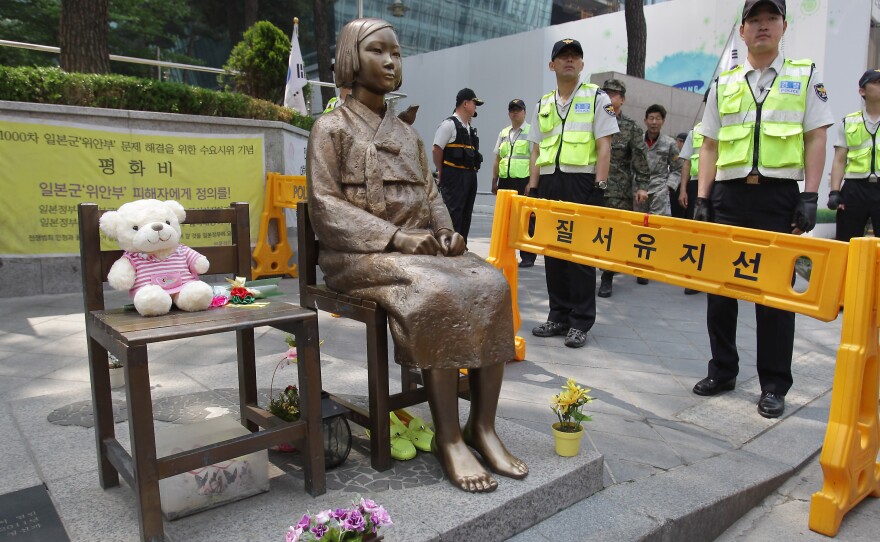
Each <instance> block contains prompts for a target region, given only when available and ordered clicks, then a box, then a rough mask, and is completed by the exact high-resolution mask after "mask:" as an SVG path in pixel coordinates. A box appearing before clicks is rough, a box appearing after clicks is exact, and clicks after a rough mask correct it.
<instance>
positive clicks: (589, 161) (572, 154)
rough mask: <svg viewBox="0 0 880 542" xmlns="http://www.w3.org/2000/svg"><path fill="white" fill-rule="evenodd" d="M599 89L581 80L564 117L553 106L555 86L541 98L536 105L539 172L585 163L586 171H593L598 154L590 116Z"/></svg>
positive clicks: (592, 115) (544, 173) (554, 102)
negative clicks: (539, 136) (561, 165)
mask: <svg viewBox="0 0 880 542" xmlns="http://www.w3.org/2000/svg"><path fill="white" fill-rule="evenodd" d="M598 90H599V87H598V86H596V85H593V84H590V83H582V84H581V86H579V87H578V88H577V90H576V91H575V93H574V96H573V97H572V99H571V105H570V106H569V109H568V115H566V117H565V120H563V119H562V118H561V117H560V116H559V112H558V111H557V109H556V91H555V90H554V91H553V92H551V93H549V94H545V95H544V96H543V97H542V98H541V103H540V105H539V106H538V129H539V130H540V131H541V143H540V154H539V155H538V160H537V162H536V164H537V165H538V166H539V167H540V168H541V175H549V174H552V173H553V172H555V171H556V167H557V166H558V165H560V164H564V165H570V166H588V167H587V168H586V169H585V171H586V172H588V173H595V171H596V160H597V158H598V156H597V154H596V138H595V137H594V136H593V118H594V116H595V113H596V92H597V91H598Z"/></svg>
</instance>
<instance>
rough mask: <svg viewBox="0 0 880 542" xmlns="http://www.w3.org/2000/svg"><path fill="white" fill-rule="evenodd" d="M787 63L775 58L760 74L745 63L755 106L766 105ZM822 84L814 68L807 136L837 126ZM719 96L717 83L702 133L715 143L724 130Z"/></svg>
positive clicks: (713, 89) (805, 116) (811, 77)
mask: <svg viewBox="0 0 880 542" xmlns="http://www.w3.org/2000/svg"><path fill="white" fill-rule="evenodd" d="M784 61H785V59H784V58H783V56H782V55H781V54H780V55H776V58H775V59H774V60H773V63H772V64H770V66H769V67H768V68H766V69H764V70H757V69H755V68H753V67H752V65H751V64H750V63H749V61H748V60H746V61H745V63H744V64H743V69H744V70H745V73H746V81H747V82H748V84H749V87H751V89H752V94H753V95H754V97H755V102H757V103H763V102H764V98H766V97H767V95H768V94H769V93H770V87H771V86H772V85H773V81H774V80H775V79H776V74H777V73H779V72H780V70H782V64H783V62H784ZM821 81H822V77H821V74H820V73H819V70H818V68H815V67H814V68H813V73H812V74H811V75H810V80H809V82H808V84H807V88H806V93H807V103H806V111H805V112H804V122H803V127H804V133H806V132H809V131H810V130H815V129H816V128H821V127H823V126H830V125H832V124H834V116H833V115H832V113H831V106H830V105H829V104H828V96H827V94H826V92H825V85H823V84H822V82H821ZM717 93H718V83H717V82H715V83H714V84H713V85H712V87H711V88H710V89H709V96H708V97H707V99H706V110H705V111H704V112H703V124H702V126H700V130H699V132H700V133H701V134H703V135H704V136H706V137H709V138H712V139H714V140H716V141H717V140H718V131H719V130H720V129H721V115H720V114H719V113H718V94H717Z"/></svg>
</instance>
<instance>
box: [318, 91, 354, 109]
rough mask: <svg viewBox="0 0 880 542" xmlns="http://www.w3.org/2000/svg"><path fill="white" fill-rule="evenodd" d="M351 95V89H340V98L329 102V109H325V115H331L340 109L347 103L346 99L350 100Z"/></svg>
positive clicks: (331, 99)
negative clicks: (330, 113)
mask: <svg viewBox="0 0 880 542" xmlns="http://www.w3.org/2000/svg"><path fill="white" fill-rule="evenodd" d="M349 94H351V88H350V87H339V97H338V98H337V97H336V96H334V97H332V98H330V100H329V101H328V102H327V107H325V108H324V113H329V112H331V111H333V110H334V109H336V108H337V107H339V106H340V105H342V104H344V103H345V99H346V98H348V95H349Z"/></svg>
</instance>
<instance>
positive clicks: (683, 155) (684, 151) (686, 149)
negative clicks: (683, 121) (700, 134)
mask: <svg viewBox="0 0 880 542" xmlns="http://www.w3.org/2000/svg"><path fill="white" fill-rule="evenodd" d="M692 154H694V130H693V129H690V130H688V136H687V139H685V140H684V145H682V146H681V151H680V152H679V153H678V157H679V158H680V159H682V160H685V161H686V162H687V163H688V164H689V165H690V163H691V155H692ZM696 178H697V177H696V176H692V177H691V180H692V181H693V180H696Z"/></svg>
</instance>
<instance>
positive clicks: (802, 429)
mask: <svg viewBox="0 0 880 542" xmlns="http://www.w3.org/2000/svg"><path fill="white" fill-rule="evenodd" d="M472 228H473V230H472V232H471V236H470V237H471V250H473V251H474V252H475V253H477V254H480V255H486V254H487V252H488V235H489V232H490V230H491V217H490V216H488V215H476V216H475V217H474V224H473V226H472ZM282 290H283V291H284V292H286V293H287V296H288V298H289V299H290V300H291V301H295V300H296V295H297V293H296V282H295V281H293V280H284V281H283V282H282ZM519 295H520V310H521V315H522V319H523V323H522V328H521V329H520V335H522V336H524V337H525V338H526V340H527V355H526V360H525V361H524V362H519V363H511V364H508V366H507V370H506V373H505V382H504V387H503V389H502V397H501V401H500V405H499V416H500V417H501V418H503V420H504V421H503V422H499V423H500V426H503V427H504V428H505V431H509V434H511V435H514V434H517V435H518V434H522V435H526V433H528V435H534V434H544V435H547V437H546V443H549V442H550V439H551V437H550V436H549V435H550V433H551V431H550V424H551V423H552V422H553V421H554V415H553V414H552V413H551V411H550V409H549V403H548V399H549V397H550V395H552V394H554V393H555V392H556V391H557V390H558V389H559V386H561V385H562V384H563V383H564V382H565V379H566V378H567V377H572V378H574V379H576V380H577V381H578V382H579V383H580V384H582V385H584V386H587V387H589V388H592V393H591V395H593V396H594V397H596V401H595V402H593V403H592V404H591V405H589V406H590V413H591V414H593V418H594V420H593V422H590V423H589V424H588V426H587V439H586V440H585V441H584V446H583V449H582V452H581V455H580V456H579V457H578V458H575V459H571V460H561V459H559V458H555V457H553V456H552V452H550V453H547V450H549V448H548V449H547V450H545V449H543V448H541V446H542V445H544V446H549V444H544V443H542V444H539V445H533V444H529V445H528V446H529V450H528V452H527V455H528V456H529V459H530V461H531V462H532V467H533V469H534V470H533V472H535V478H538V477H539V476H542V474H539V472H542V471H543V470H545V469H542V468H541V467H549V466H551V465H557V463H556V462H558V461H569V463H568V464H569V465H578V464H580V463H585V462H587V461H588V460H589V461H592V460H593V459H595V458H597V457H598V454H602V456H604V467H603V469H604V470H603V473H604V482H603V485H604V489H603V490H602V491H599V492H598V493H595V494H593V495H592V496H591V497H589V498H586V499H583V500H581V501H580V502H577V503H575V504H573V505H572V506H570V507H568V508H566V509H564V510H562V511H560V512H559V513H557V514H556V515H554V516H552V517H550V518H549V519H547V520H544V521H542V522H540V523H538V524H537V525H534V526H533V527H531V528H529V529H527V530H525V531H523V532H520V533H519V534H518V535H516V536H514V537H513V538H512V539H513V540H516V541H534V540H538V541H541V540H552V541H568V540H572V541H574V540H586V539H590V540H639V539H643V538H644V539H656V540H661V539H662V540H712V539H714V538H716V537H719V536H720V537H721V538H720V539H721V540H725V541H733V540H758V539H770V538H771V537H772V538H773V539H777V540H819V539H822V538H824V537H822V536H821V535H818V534H816V533H813V532H811V531H809V530H808V528H807V517H808V512H809V495H810V494H811V493H812V492H814V491H818V490H819V489H821V471H820V469H819V467H818V455H817V453H818V450H819V449H820V447H821V444H822V440H823V438H824V433H825V423H826V421H827V416H828V405H829V403H830V387H831V380H832V376H833V367H834V356H835V350H836V348H837V345H838V342H839V338H840V325H841V323H840V319H838V320H836V321H834V322H830V323H824V322H819V321H816V320H813V319H810V318H806V317H801V316H798V319H797V332H796V337H795V363H794V370H795V385H794V388H793V389H792V391H791V392H790V394H789V396H788V398H787V409H786V414H785V416H784V417H783V418H782V419H780V420H766V419H764V418H762V417H760V416H759V415H758V414H757V411H756V408H755V403H756V401H757V398H758V395H759V393H760V390H759V388H758V384H757V376H756V372H755V350H754V348H755V328H754V316H753V314H754V312H753V310H752V308H751V306H750V305H749V304H747V303H741V304H740V313H739V337H738V343H739V345H740V355H741V357H742V361H741V373H740V376H739V379H738V385H737V389H736V390H735V391H734V392H731V393H728V394H725V395H722V396H718V397H714V398H702V397H698V396H696V395H694V394H693V393H691V391H690V390H691V387H692V386H693V384H694V383H695V382H696V381H697V380H698V379H699V378H702V376H704V375H705V370H706V360H707V359H708V357H709V346H708V338H707V336H706V331H705V303H706V301H705V299H706V298H705V295H702V294H701V295H696V296H685V295H683V292H682V289H681V288H678V287H673V286H669V285H665V284H662V283H658V282H654V281H652V282H651V283H650V284H648V285H646V286H641V285H638V284H636V281H635V278H633V277H630V276H625V275H618V276H617V277H616V278H615V283H614V296H613V297H612V298H610V299H599V300H598V320H597V323H596V325H595V327H594V328H593V330H592V331H591V332H590V334H589V335H588V342H587V346H586V347H585V348H582V349H578V350H573V349H569V348H566V347H564V346H563V344H562V338H561V337H554V338H547V339H540V338H537V337H533V336H531V334H530V333H529V330H530V329H531V328H532V327H533V326H534V325H537V324H538V323H541V322H543V321H544V320H545V317H546V311H547V301H546V289H545V285H544V273H543V258H541V257H539V258H538V262H537V265H536V266H535V267H533V268H531V269H525V270H521V272H520V290H519ZM111 297H112V298H113V299H114V300H116V301H118V302H119V303H123V302H125V301H124V300H125V295H124V294H119V293H113V294H112V295H111ZM81 310H82V301H81V296H80V294H78V293H70V294H63V295H55V296H37V297H29V298H7V299H3V300H0V454H2V457H3V460H2V466H3V468H2V469H0V495H2V494H6V493H10V492H12V491H15V490H18V489H22V488H27V487H32V486H36V485H40V484H46V486H47V488H48V490H49V494H50V495H51V497H52V499H53V502H54V504H55V506H56V508H57V509H58V510H59V514H60V516H61V519H62V521H63V522H64V525H65V528H66V529H67V532H68V534H69V535H70V537H71V539H72V540H135V539H136V538H137V523H136V515H135V514H134V510H133V509H132V508H131V507H132V505H133V498H132V494H131V491H130V490H129V489H128V488H126V487H121V488H115V489H111V490H108V491H106V492H105V491H102V490H101V489H100V488H99V487H98V482H97V473H96V460H95V451H94V437H93V433H92V430H91V429H89V428H87V427H85V426H88V421H89V420H88V418H89V417H90V416H89V411H88V408H87V407H88V403H87V401H88V400H89V399H90V392H89V373H88V367H87V364H86V343H85V338H84V324H83V318H82V315H81ZM320 330H321V336H322V339H324V340H325V342H324V345H323V346H322V359H325V360H326V361H327V364H326V366H325V368H324V377H323V378H324V384H325V388H332V387H333V386H334V385H336V386H341V387H342V389H343V391H345V390H346V389H347V388H346V386H351V385H356V384H359V382H358V380H360V379H361V378H363V374H364V368H365V354H364V340H363V326H362V324H359V323H357V322H352V321H348V320H344V319H334V318H331V317H330V316H329V315H326V314H321V315H320ZM256 344H257V355H258V383H259V385H260V387H261V388H268V386H269V383H270V379H271V375H272V369H273V367H274V366H275V364H276V362H277V360H278V359H279V358H280V353H281V352H283V351H284V350H285V349H286V345H285V344H284V342H283V336H282V334H281V333H280V332H278V331H275V330H266V329H263V330H258V331H257V341H256ZM150 353H151V364H150V365H151V380H152V385H153V386H152V393H153V399H154V401H155V402H156V418H157V421H156V427H157V428H161V427H162V426H163V425H167V424H169V423H190V422H192V421H197V420H199V419H204V418H208V417H211V416H213V415H217V414H218V413H227V414H233V415H234V413H235V407H234V405H233V404H232V402H231V401H230V400H229V397H228V394H229V390H228V388H230V387H231V386H234V385H235V379H234V375H235V361H234V360H235V348H234V337H232V336H221V335H216V336H208V337H201V338H198V339H197V340H196V339H191V340H187V341H173V342H170V343H164V344H160V345H156V346H155V347H151V349H150ZM293 373H294V371H291V370H289V369H288V370H287V372H286V373H285V375H284V378H290V377H291V376H293ZM392 375H394V371H392ZM285 383H286V381H285ZM276 385H277V384H276ZM393 387H394V384H392V389H393ZM114 399H118V400H120V409H119V410H120V421H119V423H118V425H117V434H118V435H120V441H121V442H122V443H123V445H127V440H128V438H127V432H128V428H127V424H126V423H125V421H123V419H122V417H123V415H124V393H121V392H118V391H117V392H114ZM232 399H234V396H233V397H232ZM84 401H85V402H86V403H84ZM212 401H213V406H205V405H210V404H212ZM352 427H353V431H354V432H355V433H356V438H355V452H354V453H355V455H357V454H358V453H362V454H363V453H365V450H363V449H362V448H363V442H364V441H363V438H362V435H361V434H359V428H357V427H356V426H352ZM517 428H520V429H517ZM525 428H527V429H530V430H532V431H528V432H523V431H522V429H525ZM522 438H531V437H527V436H523V437H522ZM521 444H522V443H519V442H517V443H515V444H513V445H512V446H511V447H513V448H518V447H519V446H520V445H521ZM359 447H361V450H360V452H358V450H359ZM533 448H534V449H533ZM277 456H278V454H275V455H274V456H273V462H274V463H283V462H284V461H283V460H282V461H280V462H279V461H278V457H277ZM420 457H421V456H420ZM542 457H543V458H545V459H544V462H546V464H545V465H538V464H535V462H536V461H537V462H541V461H542V460H541V458H542ZM432 460H433V458H431V457H430V456H428V459H425V460H424V461H425V463H424V465H420V466H418V467H417V468H416V467H415V464H414V465H413V466H412V468H411V469H410V471H411V472H408V473H403V474H401V476H404V478H403V480H406V478H405V476H411V477H418V476H420V475H424V473H426V472H427V473H431V472H434V476H436V471H432V470H431V469H432V468H434V467H435V466H436V462H434V464H432V463H431V461H432ZM350 461H351V459H350ZM579 462H580V463H579ZM560 464H561V463H560ZM408 467H409V466H408ZM285 470H288V469H285V468H284V466H283V465H282V466H281V467H276V470H275V471H274V475H275V476H276V478H273V488H272V491H270V493H268V494H264V496H258V497H252V498H250V499H246V500H244V501H241V502H239V503H235V504H233V505H227V506H224V507H221V508H218V509H216V510H213V511H211V512H207V513H203V514H199V515H197V516H193V517H192V518H191V519H189V518H188V519H184V520H178V521H175V522H171V523H166V530H167V533H168V538H169V539H171V540H208V539H214V538H216V535H217V533H218V532H224V533H225V534H224V538H226V539H228V540H238V539H242V540H247V539H256V538H253V537H252V536H253V535H244V534H241V533H242V532H247V531H236V530H235V527H234V525H235V524H241V523H245V522H248V523H250V524H259V523H260V517H261V515H264V514H268V513H269V511H270V510H271V509H273V508H275V509H280V510H282V515H285V514H286V515H288V516H289V517H290V521H291V522H293V521H295V517H294V516H297V515H298V514H299V513H302V512H303V511H304V510H303V509H302V507H301V505H297V504H296V503H300V502H301V501H298V500H297V501H296V503H294V502H293V500H291V499H288V496H287V495H286V494H285V495H284V496H283V498H279V495H282V492H280V491H278V490H279V489H286V488H291V493H294V492H295V490H294V489H293V488H294V487H296V483H294V482H289V483H288V482H281V481H280V480H285V479H287V478H289V477H285V476H281V475H282V474H284V472H283V471H285ZM293 470H294V471H295V469H293ZM406 470H407V469H401V471H402V472H403V471H406ZM345 472H346V471H345V470H342V471H339V473H334V474H333V480H334V483H336V484H337V485H341V486H345V484H349V483H353V482H352V480H353V479H355V478H356V475H353V476H352V477H350V478H345ZM368 478H369V477H368V476H366V477H364V478H363V479H364V480H368ZM330 480H331V478H328V481H330ZM276 481H277V482H276ZM365 483H367V482H365ZM404 483H405V481H404V482H401V484H404ZM279 484H280V486H279ZM285 484H286V485H285ZM515 484H517V483H516V482H507V481H504V482H502V487H504V486H505V485H507V486H508V487H514V485H515ZM123 486H124V484H123ZM426 487H430V488H434V489H425V493H424V498H426V499H438V498H440V499H445V502H448V503H453V504H454V505H456V506H464V507H465V508H466V506H465V503H467V502H473V501H471V499H473V498H474V497H471V496H466V495H464V494H463V493H460V492H456V491H440V490H441V488H442V489H446V487H447V486H445V485H443V484H436V483H435V484H432V485H429V486H426ZM367 489H369V487H368V488H367ZM435 490H436V491H435ZM389 493H390V492H389ZM505 495H508V492H507V491H503V492H502V491H501V490H499V492H498V493H497V494H496V496H494V497H486V496H482V497H477V498H483V497H486V499H490V498H491V499H493V500H494V501H497V500H498V499H496V497H498V498H502V501H501V502H500V503H498V502H496V504H497V505H498V506H499V507H500V508H499V509H500V510H504V505H505V503H504V501H503V498H504V496H505ZM453 499H457V500H459V503H455V501H454V500H453ZM379 500H380V502H381V501H382V500H386V497H385V496H382V497H381V498H380V499H379ZM426 504H427V502H426V501H422V504H421V505H419V504H418V503H416V504H413V505H412V512H408V511H407V508H406V507H405V506H403V507H402V508H401V507H397V509H396V510H392V517H395V514H397V515H398V517H401V516H406V515H407V514H409V513H412V514H426V513H428V508H427V507H426V506H425V505H426ZM297 506H300V507H297ZM318 507H319V504H314V506H313V509H318ZM272 513H276V512H275V511H272ZM878 517H880V503H878V501H877V500H874V499H871V500H868V501H867V502H865V503H863V504H862V505H860V506H859V507H858V508H857V509H856V510H855V511H853V512H852V513H850V515H849V516H847V518H845V520H844V524H843V527H842V529H841V532H840V534H839V535H838V537H837V539H839V540H846V541H849V540H862V539H865V538H866V537H867V536H869V535H868V534H867V533H869V532H871V531H872V526H876V525H877V519H878ZM740 518H742V519H740ZM737 520H739V521H737ZM404 523H405V522H403V521H401V524H400V526H399V527H397V526H396V527H392V528H389V529H388V530H387V531H385V534H386V540H403V541H409V540H416V539H434V540H439V539H440V538H439V537H438V536H439V535H438V536H435V537H434V538H431V536H430V532H429V533H428V536H427V538H424V536H423V535H425V533H424V532H422V533H418V536H416V534H414V533H412V532H409V531H408V530H407V529H406V528H405V527H404V525H403V524H404ZM215 524H216V525H221V526H222V528H223V529H227V530H225V531H224V530H220V531H217V530H215V528H214V526H215ZM728 528H729V529H728ZM228 529H232V530H228ZM257 531H258V532H259V533H260V537H261V538H263V537H265V538H267V539H273V536H274V534H272V533H278V532H280V531H279V530H278V529H277V528H274V527H273V529H268V530H266V531H265V532H264V531H263V530H262V529H257ZM428 531H430V529H428ZM725 531H726V532H725ZM436 532H443V531H442V530H437V531H436ZM239 537H241V538H239ZM280 538H281V537H280V536H278V538H277V539H280ZM443 539H447V537H444V538H443ZM450 539H452V538H450Z"/></svg>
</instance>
